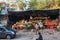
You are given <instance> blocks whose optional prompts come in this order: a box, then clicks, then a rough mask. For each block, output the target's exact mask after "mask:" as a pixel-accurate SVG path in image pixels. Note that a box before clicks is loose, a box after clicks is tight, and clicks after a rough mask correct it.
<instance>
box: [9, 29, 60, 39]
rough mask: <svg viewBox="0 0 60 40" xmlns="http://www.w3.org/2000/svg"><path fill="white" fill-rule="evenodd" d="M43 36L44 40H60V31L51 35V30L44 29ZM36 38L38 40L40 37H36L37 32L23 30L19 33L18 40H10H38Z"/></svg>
mask: <svg viewBox="0 0 60 40" xmlns="http://www.w3.org/2000/svg"><path fill="white" fill-rule="evenodd" d="M41 34H42V36H43V40H60V31H56V30H54V32H53V33H52V34H50V30H49V29H44V30H43V32H41ZM36 38H38V35H36V33H35V32H23V31H22V30H21V31H18V32H17V36H16V38H14V39H10V40H36Z"/></svg>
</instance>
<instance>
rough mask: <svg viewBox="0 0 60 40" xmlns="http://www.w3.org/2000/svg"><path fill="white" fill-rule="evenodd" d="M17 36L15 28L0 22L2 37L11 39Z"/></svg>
mask: <svg viewBox="0 0 60 40" xmlns="http://www.w3.org/2000/svg"><path fill="white" fill-rule="evenodd" d="M15 37H16V32H15V31H14V30H13V29H11V28H9V27H7V26H5V25H3V24H0V38H7V39H11V38H15Z"/></svg>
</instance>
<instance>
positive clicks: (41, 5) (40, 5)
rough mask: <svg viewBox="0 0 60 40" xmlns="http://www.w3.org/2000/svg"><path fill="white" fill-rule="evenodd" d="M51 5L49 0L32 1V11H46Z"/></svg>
mask: <svg viewBox="0 0 60 40" xmlns="http://www.w3.org/2000/svg"><path fill="white" fill-rule="evenodd" d="M49 5H50V2H49V1H47V0H42V1H41V0H30V9H45V8H48V6H49Z"/></svg>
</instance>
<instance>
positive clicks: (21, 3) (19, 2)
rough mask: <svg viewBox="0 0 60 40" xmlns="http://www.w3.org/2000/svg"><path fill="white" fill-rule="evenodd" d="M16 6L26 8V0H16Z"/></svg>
mask: <svg viewBox="0 0 60 40" xmlns="http://www.w3.org/2000/svg"><path fill="white" fill-rule="evenodd" d="M16 4H17V5H16V6H18V7H19V8H20V9H22V10H24V8H25V7H26V3H25V2H24V0H23V1H22V0H16Z"/></svg>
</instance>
